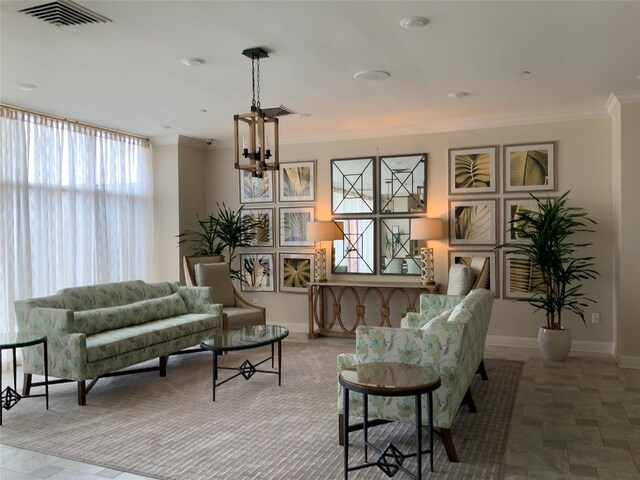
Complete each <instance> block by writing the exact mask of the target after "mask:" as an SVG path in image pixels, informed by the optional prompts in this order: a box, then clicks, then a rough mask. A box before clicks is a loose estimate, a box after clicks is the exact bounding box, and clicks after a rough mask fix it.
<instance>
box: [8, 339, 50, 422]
mask: <svg viewBox="0 0 640 480" xmlns="http://www.w3.org/2000/svg"><path fill="white" fill-rule="evenodd" d="M39 344H42V348H43V349H44V391H45V393H44V394H38V395H20V394H19V393H18V391H17V388H18V369H17V365H16V350H17V349H18V348H25V347H31V346H33V345H39ZM9 349H10V350H12V351H13V388H11V386H7V388H5V389H4V390H2V395H1V396H0V425H2V410H3V409H4V410H9V409H11V408H12V407H13V406H15V404H16V403H18V402H19V401H20V400H21V399H23V398H33V397H46V404H47V410H49V359H48V353H47V336H46V335H42V334H40V333H32V332H8V333H1V334H0V353H2V350H9ZM1 388H2V368H0V389H1Z"/></svg>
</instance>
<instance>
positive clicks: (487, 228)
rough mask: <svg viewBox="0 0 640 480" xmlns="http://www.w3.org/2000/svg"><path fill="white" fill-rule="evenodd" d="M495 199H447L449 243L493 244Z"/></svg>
mask: <svg viewBox="0 0 640 480" xmlns="http://www.w3.org/2000/svg"><path fill="white" fill-rule="evenodd" d="M496 209H497V201H496V200H495V199H491V200H456V201H454V200H449V244H450V245H477V246H480V245H484V246H494V245H495V244H496V242H497V221H496V213H497V212H496Z"/></svg>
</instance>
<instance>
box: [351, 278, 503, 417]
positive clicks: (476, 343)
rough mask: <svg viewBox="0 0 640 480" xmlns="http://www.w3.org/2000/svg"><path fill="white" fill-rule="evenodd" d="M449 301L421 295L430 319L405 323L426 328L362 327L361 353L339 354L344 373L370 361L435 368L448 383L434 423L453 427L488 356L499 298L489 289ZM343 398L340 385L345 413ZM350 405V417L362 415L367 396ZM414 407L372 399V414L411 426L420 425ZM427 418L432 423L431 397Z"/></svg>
mask: <svg viewBox="0 0 640 480" xmlns="http://www.w3.org/2000/svg"><path fill="white" fill-rule="evenodd" d="M432 297H433V298H432ZM443 297H446V296H445V295H429V294H423V295H421V298H420V307H421V314H422V312H423V311H424V312H425V313H426V314H427V315H426V316H425V317H424V318H423V319H422V320H421V321H418V320H416V319H412V320H407V321H406V322H404V323H405V324H407V323H412V324H416V325H417V324H420V328H416V327H412V328H406V327H405V328H387V327H358V328H357V330H356V353H355V354H342V355H339V356H338V374H339V373H340V372H341V371H342V370H343V369H345V368H348V367H353V366H355V365H357V364H360V363H370V362H401V363H412V364H418V365H430V366H432V367H433V368H434V369H435V370H436V372H437V373H438V375H440V378H441V381H442V385H441V386H440V388H438V389H437V390H436V391H435V392H434V393H433V400H434V406H433V415H434V425H435V426H436V427H441V428H450V427H451V425H452V423H453V418H454V417H455V414H456V412H457V411H458V408H459V406H460V402H461V401H462V399H463V397H464V394H465V393H466V391H467V388H468V387H469V385H470V384H471V381H472V380H473V377H474V375H475V372H476V369H477V368H478V365H479V364H480V361H481V360H482V358H483V355H484V342H485V338H486V333H487V329H488V325H489V318H490V316H491V307H492V305H493V296H492V295H491V292H489V291H487V290H474V291H472V292H471V293H469V295H467V296H466V297H453V298H452V297H448V298H443ZM454 305H455V306H454ZM452 306H454V307H453V308H451V307H452ZM421 314H420V315H421ZM420 315H418V316H420ZM427 316H428V317H430V318H426V317H427ZM342 395H343V389H342V388H341V387H340V386H339V385H338V412H339V413H342ZM349 402H350V403H349V411H350V413H351V414H353V415H356V416H362V395H361V394H358V393H354V392H351V395H350V400H349ZM414 405H415V404H414V401H413V398H412V397H380V396H369V416H370V418H383V419H387V420H394V421H400V422H406V423H410V422H413V421H415V417H414ZM422 418H423V419H424V420H423V421H424V423H425V424H426V423H427V422H428V412H427V401H426V397H425V399H424V401H423V417H422Z"/></svg>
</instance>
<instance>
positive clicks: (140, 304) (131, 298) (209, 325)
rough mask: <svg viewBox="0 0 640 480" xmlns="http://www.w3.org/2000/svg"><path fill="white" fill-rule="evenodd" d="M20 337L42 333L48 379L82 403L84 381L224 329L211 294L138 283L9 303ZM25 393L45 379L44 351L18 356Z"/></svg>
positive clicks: (160, 355)
mask: <svg viewBox="0 0 640 480" xmlns="http://www.w3.org/2000/svg"><path fill="white" fill-rule="evenodd" d="M15 310H16V318H17V322H18V330H20V331H31V332H39V333H43V334H46V335H47V337H48V349H49V351H48V357H49V375H50V376H53V377H57V378H61V379H67V380H73V381H76V382H78V404H79V405H85V404H86V394H87V392H88V390H89V389H90V388H91V386H92V385H93V383H92V384H90V386H89V388H87V387H86V385H85V380H87V379H97V378H98V377H99V376H101V375H105V374H109V373H111V372H114V371H116V370H119V369H122V368H125V367H129V366H131V365H135V364H137V363H140V362H144V361H146V360H151V359H153V358H156V357H158V358H159V359H160V365H159V370H160V375H161V376H164V375H165V374H166V363H167V357H168V355H169V354H171V353H174V352H177V351H179V350H182V349H184V348H187V347H191V346H193V345H197V344H198V343H200V341H202V340H203V339H204V338H205V337H206V336H208V335H210V334H212V333H214V332H216V331H218V330H220V329H221V328H222V306H221V305H217V304H211V289H210V288H209V287H182V286H179V285H178V284H177V283H167V282H162V283H152V284H148V283H145V282H143V281H141V280H134V281H127V282H116V283H107V284H102V285H92V286H86V287H74V288H64V289H62V290H59V291H58V293H57V294H56V295H52V296H50V297H41V298H32V299H29V300H18V301H16V302H15ZM23 355H24V360H23V364H24V373H25V383H24V391H25V393H28V392H29V389H30V387H31V384H32V383H31V376H32V374H37V375H43V374H44V371H43V362H42V355H43V353H42V349H35V348H30V349H24V350H23Z"/></svg>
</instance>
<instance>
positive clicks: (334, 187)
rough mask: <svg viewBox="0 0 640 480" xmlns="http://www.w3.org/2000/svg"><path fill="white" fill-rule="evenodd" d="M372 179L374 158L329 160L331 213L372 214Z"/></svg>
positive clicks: (373, 210) (373, 195)
mask: <svg viewBox="0 0 640 480" xmlns="http://www.w3.org/2000/svg"><path fill="white" fill-rule="evenodd" d="M374 179H375V161H374V157H366V158H345V159H336V160H331V211H332V213H333V214H335V215H340V214H350V215H352V214H357V213H366V214H371V213H374V212H375V208H376V206H375V200H374V199H375V191H374V186H375V182H374Z"/></svg>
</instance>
